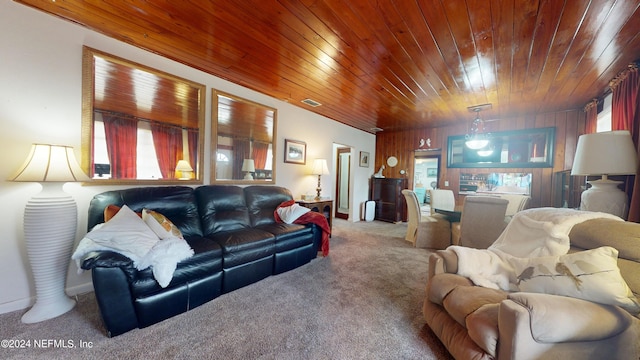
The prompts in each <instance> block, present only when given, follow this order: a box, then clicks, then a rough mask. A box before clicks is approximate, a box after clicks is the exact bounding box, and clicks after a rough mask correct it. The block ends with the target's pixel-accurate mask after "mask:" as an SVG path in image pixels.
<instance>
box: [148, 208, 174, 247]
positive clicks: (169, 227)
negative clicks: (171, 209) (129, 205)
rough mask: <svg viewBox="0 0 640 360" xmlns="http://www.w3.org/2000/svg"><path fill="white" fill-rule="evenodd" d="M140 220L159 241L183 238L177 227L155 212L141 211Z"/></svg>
mask: <svg viewBox="0 0 640 360" xmlns="http://www.w3.org/2000/svg"><path fill="white" fill-rule="evenodd" d="M142 220H143V221H144V222H145V223H146V224H147V225H148V226H149V227H150V228H151V230H153V232H154V233H156V235H158V237H159V238H160V240H164V239H168V238H172V237H176V238H178V239H182V238H183V237H182V233H181V232H180V230H179V229H178V227H177V226H175V225H174V224H173V223H172V222H171V220H169V219H167V217H166V216H164V215H162V214H160V213H159V212H157V211H153V210H149V209H142Z"/></svg>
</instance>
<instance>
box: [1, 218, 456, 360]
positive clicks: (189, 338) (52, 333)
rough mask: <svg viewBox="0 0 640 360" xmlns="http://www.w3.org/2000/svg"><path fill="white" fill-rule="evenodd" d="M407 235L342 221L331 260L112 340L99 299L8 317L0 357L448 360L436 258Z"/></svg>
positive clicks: (401, 227) (400, 227) (395, 227)
mask: <svg viewBox="0 0 640 360" xmlns="http://www.w3.org/2000/svg"><path fill="white" fill-rule="evenodd" d="M405 231H406V224H388V223H383V222H378V221H373V222H360V223H355V224H353V223H348V222H346V221H344V220H340V219H336V220H335V222H334V232H333V236H332V238H331V252H330V255H329V256H328V257H325V258H322V257H319V258H317V259H314V260H313V261H312V262H311V263H309V264H307V265H304V266H302V267H300V268H298V269H295V270H292V271H289V272H287V273H284V274H280V275H277V276H271V277H269V278H267V279H265V280H262V281H260V282H258V283H256V284H252V285H249V286H246V287H244V288H242V289H239V290H236V291H234V292H232V293H229V294H224V295H222V296H220V297H218V298H217V299H214V300H213V301H211V302H209V303H207V304H204V305H202V306H200V307H198V308H196V309H193V310H191V311H189V312H187V313H184V314H181V315H179V316H176V317H173V318H171V319H168V320H165V321H162V322H161V323H158V324H155V325H153V326H150V327H147V328H144V329H136V330H133V331H130V332H128V333H125V334H123V335H120V336H116V337H114V338H107V337H106V336H105V335H104V329H103V327H102V323H101V319H100V316H99V313H98V308H97V305H96V302H95V297H94V295H93V293H88V294H83V295H79V296H77V300H78V305H77V306H76V307H75V308H74V309H73V310H72V311H70V312H68V313H66V314H64V315H62V316H59V317H57V318H55V319H51V320H48V321H44V322H41V323H37V324H30V325H27V324H22V323H21V322H20V317H21V315H22V314H23V313H24V311H17V312H13V313H8V314H2V315H0V339H2V340H3V343H2V344H3V345H2V347H0V358H2V359H196V358H197V359H450V356H449V355H448V353H447V352H446V350H445V349H444V347H443V346H442V344H441V343H440V342H439V341H438V339H437V338H436V337H435V335H434V334H433V333H432V332H431V330H430V329H429V328H428V327H427V326H426V325H425V322H424V320H423V318H422V314H421V308H422V301H423V298H424V288H425V283H426V277H427V261H428V255H429V251H428V250H425V249H416V248H413V247H411V245H410V244H409V243H408V242H406V241H404V235H405ZM4 340H11V341H12V344H13V345H27V343H28V344H29V345H30V347H27V348H20V349H16V348H7V344H8V343H7V342H5V341H4Z"/></svg>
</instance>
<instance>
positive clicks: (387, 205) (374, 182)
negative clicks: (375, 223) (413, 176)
mask: <svg viewBox="0 0 640 360" xmlns="http://www.w3.org/2000/svg"><path fill="white" fill-rule="evenodd" d="M407 184H408V181H407V179H406V178H401V179H395V178H375V177H374V178H371V186H370V189H371V196H370V197H369V200H373V201H375V202H376V216H375V219H376V220H382V221H388V222H399V221H407V204H406V201H405V199H404V195H402V190H403V189H406V188H407Z"/></svg>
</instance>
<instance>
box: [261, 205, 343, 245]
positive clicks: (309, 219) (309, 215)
mask: <svg viewBox="0 0 640 360" xmlns="http://www.w3.org/2000/svg"><path fill="white" fill-rule="evenodd" d="M295 203H296V202H295V200H289V201H285V202H283V203H282V204H280V205H278V207H277V208H276V210H275V211H274V212H273V216H274V217H275V219H276V221H277V222H283V221H282V219H281V218H280V215H278V209H279V208H281V207H287V206H291V205H293V204H295ZM293 223H294V224H316V225H318V226H319V227H320V228H321V229H322V243H321V246H320V250H321V251H322V256H328V255H329V235H330V234H331V228H330V227H329V222H328V221H327V218H326V217H324V215H323V214H321V213H319V212H315V211H309V212H306V213H304V214H302V216H300V217H298V218H297V219H296V220H295V221H294V222H293Z"/></svg>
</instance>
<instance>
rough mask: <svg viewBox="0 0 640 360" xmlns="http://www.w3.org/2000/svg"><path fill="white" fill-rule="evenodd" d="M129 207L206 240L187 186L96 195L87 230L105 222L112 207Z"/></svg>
mask: <svg viewBox="0 0 640 360" xmlns="http://www.w3.org/2000/svg"><path fill="white" fill-rule="evenodd" d="M112 204H113V205H116V206H120V207H121V206H123V205H125V204H126V205H127V206H128V207H129V208H131V210H133V211H134V212H142V209H143V208H147V209H151V210H154V211H157V212H159V213H161V214H163V215H164V216H166V217H167V218H168V219H171V222H172V223H174V224H175V225H176V226H177V227H178V229H180V231H181V232H182V235H183V236H184V237H189V236H202V229H201V227H200V215H199V213H198V207H197V205H196V200H195V196H194V190H193V188H190V187H187V186H155V187H154V186H151V187H142V188H131V189H124V190H112V191H106V192H103V193H100V194H96V195H95V196H94V197H93V199H91V203H90V204H89V217H88V221H87V229H88V230H91V228H93V227H94V226H95V225H96V224H99V223H102V222H104V221H105V220H104V209H105V208H106V207H107V206H108V205H112Z"/></svg>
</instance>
